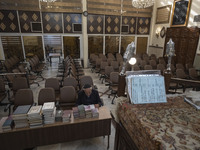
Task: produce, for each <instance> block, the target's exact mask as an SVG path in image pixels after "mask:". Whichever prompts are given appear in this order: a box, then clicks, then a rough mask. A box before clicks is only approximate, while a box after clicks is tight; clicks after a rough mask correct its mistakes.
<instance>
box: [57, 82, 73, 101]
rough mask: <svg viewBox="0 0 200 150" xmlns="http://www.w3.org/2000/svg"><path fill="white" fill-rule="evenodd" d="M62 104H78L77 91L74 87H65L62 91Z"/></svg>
mask: <svg viewBox="0 0 200 150" xmlns="http://www.w3.org/2000/svg"><path fill="white" fill-rule="evenodd" d="M59 102H61V103H76V91H75V89H74V87H73V86H64V87H62V88H61V89H60V100H59Z"/></svg>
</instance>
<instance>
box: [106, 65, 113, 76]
mask: <svg viewBox="0 0 200 150" xmlns="http://www.w3.org/2000/svg"><path fill="white" fill-rule="evenodd" d="M111 72H114V69H113V66H106V67H105V74H106V75H107V76H108V77H110V73H111Z"/></svg>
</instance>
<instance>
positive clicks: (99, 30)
mask: <svg viewBox="0 0 200 150" xmlns="http://www.w3.org/2000/svg"><path fill="white" fill-rule="evenodd" d="M103 22H104V16H103V15H88V19H87V33H88V34H103Z"/></svg>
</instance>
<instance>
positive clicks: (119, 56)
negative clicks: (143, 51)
mask: <svg viewBox="0 0 200 150" xmlns="http://www.w3.org/2000/svg"><path fill="white" fill-rule="evenodd" d="M116 59H117V60H122V61H123V57H122V55H121V54H120V53H117V54H116Z"/></svg>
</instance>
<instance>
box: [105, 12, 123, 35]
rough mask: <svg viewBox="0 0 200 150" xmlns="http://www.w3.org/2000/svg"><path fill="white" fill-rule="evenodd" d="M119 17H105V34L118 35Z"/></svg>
mask: <svg viewBox="0 0 200 150" xmlns="http://www.w3.org/2000/svg"><path fill="white" fill-rule="evenodd" d="M120 18H121V17H120V16H105V33H106V34H119V33H120Z"/></svg>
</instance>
